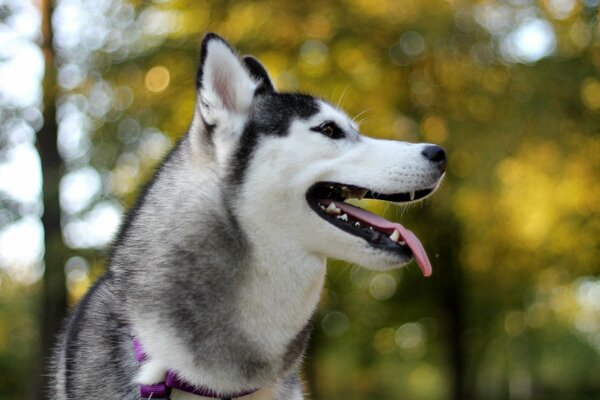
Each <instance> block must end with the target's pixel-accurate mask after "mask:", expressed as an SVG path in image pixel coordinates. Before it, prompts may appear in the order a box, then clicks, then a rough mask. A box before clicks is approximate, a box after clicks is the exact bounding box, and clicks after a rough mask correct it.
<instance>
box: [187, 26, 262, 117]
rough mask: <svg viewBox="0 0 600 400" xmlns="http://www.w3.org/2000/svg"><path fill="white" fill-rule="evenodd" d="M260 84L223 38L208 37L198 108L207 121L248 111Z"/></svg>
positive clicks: (198, 84)
mask: <svg viewBox="0 0 600 400" xmlns="http://www.w3.org/2000/svg"><path fill="white" fill-rule="evenodd" d="M259 83H260V81H259V80H258V79H257V78H256V77H254V76H253V75H252V74H251V73H250V72H249V71H248V70H247V67H246V66H245V64H244V62H243V61H242V60H241V59H240V57H239V56H238V55H237V54H236V52H235V51H234V50H233V49H232V48H231V47H230V46H229V44H228V43H227V42H226V41H225V40H224V39H223V38H221V37H220V36H218V35H215V34H214V33H209V34H207V35H206V36H205V37H204V39H203V41H202V46H201V50H200V66H199V68H198V73H197V76H196V91H197V94H198V104H197V107H199V108H200V113H201V115H202V118H203V119H204V120H205V122H206V123H207V124H209V125H216V124H219V123H220V122H224V121H226V120H227V119H228V118H230V117H231V116H232V115H237V116H239V115H244V114H246V113H247V112H248V110H249V108H250V104H251V103H252V99H253V97H254V94H255V91H256V89H257V88H258V87H259Z"/></svg>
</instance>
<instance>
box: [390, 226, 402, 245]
mask: <svg viewBox="0 0 600 400" xmlns="http://www.w3.org/2000/svg"><path fill="white" fill-rule="evenodd" d="M390 239H392V240H393V241H394V242H396V243H398V240H400V232H398V231H397V230H396V229H394V232H393V233H392V234H391V235H390Z"/></svg>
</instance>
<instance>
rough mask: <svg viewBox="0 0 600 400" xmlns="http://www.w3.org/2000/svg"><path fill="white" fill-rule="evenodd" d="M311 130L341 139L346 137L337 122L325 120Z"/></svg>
mask: <svg viewBox="0 0 600 400" xmlns="http://www.w3.org/2000/svg"><path fill="white" fill-rule="evenodd" d="M311 130H312V131H314V132H319V133H322V134H323V135H325V136H327V137H329V138H331V139H341V138H343V137H344V131H342V130H341V129H340V127H339V126H337V124H336V123H335V122H331V121H327V122H323V123H322V124H321V125H319V126H316V127H314V128H311Z"/></svg>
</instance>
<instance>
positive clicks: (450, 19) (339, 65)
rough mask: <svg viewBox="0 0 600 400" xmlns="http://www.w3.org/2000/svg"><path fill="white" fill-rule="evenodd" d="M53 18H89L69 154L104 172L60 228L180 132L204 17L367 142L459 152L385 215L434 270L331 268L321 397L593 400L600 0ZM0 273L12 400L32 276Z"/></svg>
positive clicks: (189, 5) (69, 53)
mask: <svg viewBox="0 0 600 400" xmlns="http://www.w3.org/2000/svg"><path fill="white" fill-rule="evenodd" d="M76 8H77V9H80V10H83V11H82V12H81V14H73V13H72V12H71V13H69V12H68V10H69V9H76ZM57 15H58V16H57V17H56V19H55V21H61V23H65V24H66V23H71V24H75V22H74V21H72V20H70V19H73V18H80V19H81V18H83V20H80V21H79V22H78V23H79V24H80V25H81V29H82V32H83V33H82V34H81V36H80V37H78V38H72V37H71V38H70V39H69V37H68V31H67V33H66V34H64V35H67V36H64V35H63V36H61V35H58V36H57V37H58V39H57V41H56V46H57V54H58V55H59V82H60V83H61V85H62V89H61V90H62V92H61V95H60V100H59V104H58V110H59V111H58V112H59V115H60V117H59V123H60V119H61V118H62V121H63V123H66V122H65V121H69V119H68V118H69V116H70V117H72V118H75V119H76V120H77V121H79V122H78V123H77V124H76V127H80V128H81V129H82V130H84V131H86V132H89V133H86V135H87V134H89V143H88V144H87V145H81V144H79V147H77V146H75V149H72V150H73V151H72V152H71V153H68V152H66V153H64V154H63V155H64V157H65V168H66V171H67V172H69V171H74V170H77V169H79V168H82V167H87V166H91V167H93V168H94V169H95V170H96V171H97V172H98V174H99V176H100V177H101V186H102V190H101V191H100V193H99V194H98V195H97V196H96V197H95V198H94V201H93V202H90V203H89V204H88V205H87V206H86V207H84V208H83V209H81V210H77V211H76V212H71V213H69V212H65V215H64V216H63V221H64V223H65V224H66V225H68V224H69V222H70V221H75V220H77V219H78V218H83V217H82V216H83V215H85V213H87V212H90V211H91V210H92V209H93V207H94V205H95V204H97V203H98V202H102V201H109V200H111V199H114V198H117V199H118V200H119V201H120V202H121V204H123V206H124V207H125V208H126V207H127V206H128V205H130V204H131V203H132V201H133V199H134V198H135V196H136V193H137V191H138V188H139V187H140V185H141V183H142V182H144V181H145V180H146V179H148V178H149V176H150V175H151V174H152V170H153V167H154V166H155V165H156V163H157V162H158V161H159V159H160V157H161V156H162V155H163V154H164V152H165V151H166V150H167V148H168V142H169V141H170V142H174V141H175V140H176V139H177V138H178V137H180V136H181V134H182V133H183V132H185V130H186V129H187V126H188V124H189V121H190V120H191V115H192V111H193V107H194V74H195V68H196V60H197V53H198V45H199V41H200V39H201V37H202V35H203V33H205V32H208V31H214V32H217V33H219V34H221V35H222V36H224V37H226V38H227V39H228V40H230V41H231V43H232V44H234V45H235V47H236V48H238V49H240V51H241V52H242V53H251V54H253V55H255V56H256V57H258V58H259V59H260V60H261V61H262V62H263V63H264V64H265V65H266V66H267V68H268V70H269V71H270V73H271V75H272V77H273V79H274V81H275V82H276V85H277V87H278V88H279V89H280V90H293V91H296V90H299V91H305V92H310V93H314V94H316V95H319V96H322V97H324V98H326V99H329V100H330V101H331V102H333V103H334V104H340V105H341V106H342V107H343V108H344V109H345V110H346V111H347V112H348V114H349V115H351V116H356V118H357V119H358V120H359V121H361V127H362V131H363V132H364V133H366V134H368V135H371V136H375V137H382V138H391V139H399V140H408V141H428V142H433V143H438V144H441V145H443V146H444V147H445V148H446V149H447V151H448V153H449V164H448V173H447V179H446V181H445V183H444V185H443V186H442V188H441V189H440V190H439V191H438V193H437V194H436V195H435V196H434V197H433V198H431V199H430V200H428V201H426V203H425V205H423V206H417V207H412V208H409V209H407V210H404V209H396V208H393V207H389V208H388V207H386V208H385V209H381V210H379V212H385V213H386V215H387V216H388V218H396V219H398V220H401V221H402V223H403V224H405V225H407V226H409V227H411V229H412V228H414V231H415V232H416V233H417V234H418V235H419V236H420V237H421V239H422V241H423V243H424V244H425V247H426V248H427V249H428V252H429V254H430V258H431V259H432V263H433V267H434V276H433V277H432V278H431V279H427V280H426V279H423V278H422V277H421V276H419V273H418V272H417V270H416V268H415V267H414V266H411V267H409V268H407V269H404V270H401V271H394V272H390V273H373V272H369V271H365V270H362V269H360V268H359V267H357V266H352V265H346V264H345V263H343V262H339V261H332V262H331V265H330V268H329V280H328V285H327V289H326V291H325V293H324V295H323V301H322V307H321V313H320V315H319V317H318V322H317V324H316V330H315V334H314V339H313V345H312V348H311V352H310V354H309V355H308V357H307V360H306V363H305V364H306V373H305V375H306V376H307V378H308V380H309V381H310V382H309V383H308V384H307V385H308V386H307V388H308V389H309V392H310V393H311V396H312V398H315V399H327V400H331V399H347V400H348V399H450V398H454V399H459V398H463V399H466V398H477V399H505V398H510V399H593V398H598V396H600V362H599V355H600V265H599V263H600V262H599V260H600V214H599V213H598V211H599V210H600V186H599V185H598V181H599V179H600V157H599V156H598V155H599V154H600V135H598V133H599V127H600V77H599V69H600V22H599V18H598V17H599V14H598V7H597V2H595V1H592V0H588V1H577V0H569V1H568V0H547V1H540V2H536V1H530V0H520V1H517V0H513V1H491V0H490V1H483V0H482V1H477V2H469V1H461V0H449V1H444V0H404V1H393V0H383V1H375V0H334V1H321V2H308V1H290V0H278V1H218V2H217V1H204V0H198V1H190V0H187V1H186V0H172V1H166V0H163V1H158V0H157V1H154V2H150V1H140V2H135V1H131V2H127V1H124V0H123V1H121V0H111V1H103V2H100V1H76V0H71V1H67V0H63V1H60V2H58V8H57ZM540 21H541V22H540ZM56 23H57V24H58V22H56ZM527 24H529V25H527ZM535 24H538V25H536V26H540V27H542V28H544V27H545V28H544V29H549V31H548V30H546V31H544V30H543V29H542V30H541V32H542V33H544V32H545V35H546V36H543V35H542V36H541V39H544V37H545V38H546V39H548V38H549V37H550V38H551V39H552V43H551V44H550V48H549V50H548V54H544V55H541V56H538V57H537V58H538V59H531V58H528V57H533V56H532V54H535V53H536V51H537V52H539V51H541V50H543V49H542V47H543V46H544V44H543V40H541V39H540V36H538V37H537V38H538V39H539V40H538V41H536V40H533V39H532V40H533V41H531V40H530V41H529V42H527V40H525V42H526V44H527V43H529V44H528V45H529V46H530V47H529V48H526V49H525V50H523V49H522V48H520V47H519V45H520V44H522V43H521V42H519V40H521V41H523V40H524V39H523V38H522V37H521V36H518V35H519V32H521V33H523V32H527V30H526V28H527V27H528V26H533V25H535ZM57 29H59V28H57ZM540 40H541V41H540ZM520 49H521V50H520ZM519 51H521V53H519ZM527 51H529V52H527ZM61 71H62V73H63V75H62V80H61V78H60V77H61V75H60V74H61ZM165 138H168V140H167V139H165ZM82 140H83V139H82ZM86 140H87V139H86ZM84 142H85V140H84ZM372 207H379V206H378V205H376V204H373V205H372ZM72 235H73V234H72ZM79 239H80V238H77V237H74V236H71V237H69V233H68V232H66V233H65V240H66V241H67V243H69V244H70V245H71V247H72V248H73V256H76V257H78V258H75V259H71V260H70V261H71V267H72V268H71V269H70V270H69V271H70V272H72V271H76V272H77V273H72V274H69V273H68V288H69V293H70V296H71V301H72V302H75V301H76V300H77V299H78V298H79V297H80V296H81V295H82V294H83V293H84V292H85V290H86V288H87V287H88V285H89V284H90V282H92V281H93V279H94V278H95V277H96V276H97V275H98V274H99V273H101V270H102V268H103V266H102V265H103V260H102V254H103V253H102V251H101V250H100V251H96V250H93V249H91V250H90V249H89V248H86V247H90V246H86V245H81V244H78V243H79V242H78V240H79ZM92 247H93V246H92ZM73 260H74V261H73ZM82 265H83V267H82ZM69 271H67V272H69ZM0 284H1V290H0V371H1V377H0V398H6V399H17V398H21V397H22V393H23V392H24V387H25V385H26V382H27V380H26V374H25V372H24V371H25V370H26V369H27V365H28V362H30V361H28V360H29V359H30V357H31V356H32V355H31V354H30V353H29V352H28V351H27V350H28V349H30V348H33V346H30V345H28V343H34V342H35V341H36V335H35V328H34V326H35V320H34V317H33V316H34V315H35V314H34V308H33V307H32V301H33V300H32V299H34V298H35V295H36V289H37V286H36V284H33V285H22V284H19V283H17V282H14V281H11V280H10V277H6V278H5V279H3V280H2V281H1V283H0ZM7 304H9V305H10V307H8V306H7ZM17 329H20V331H19V332H22V333H20V334H16V333H15V332H17Z"/></svg>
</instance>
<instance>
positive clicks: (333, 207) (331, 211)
mask: <svg viewBox="0 0 600 400" xmlns="http://www.w3.org/2000/svg"><path fill="white" fill-rule="evenodd" d="M325 212H326V213H327V214H329V215H340V214H341V213H342V210H340V209H339V208H337V207H336V205H335V203H334V202H333V201H332V202H331V203H329V205H328V206H327V208H326V209H325Z"/></svg>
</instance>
